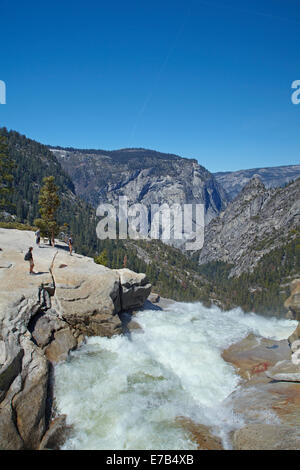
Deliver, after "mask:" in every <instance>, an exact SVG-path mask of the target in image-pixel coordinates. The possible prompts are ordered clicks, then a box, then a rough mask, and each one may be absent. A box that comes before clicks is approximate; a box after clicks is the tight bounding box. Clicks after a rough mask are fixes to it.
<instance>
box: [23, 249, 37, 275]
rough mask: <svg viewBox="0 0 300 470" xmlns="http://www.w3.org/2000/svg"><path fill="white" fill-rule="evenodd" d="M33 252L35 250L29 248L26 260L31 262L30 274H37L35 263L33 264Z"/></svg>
mask: <svg viewBox="0 0 300 470" xmlns="http://www.w3.org/2000/svg"><path fill="white" fill-rule="evenodd" d="M32 250H33V248H32V246H30V247H29V248H28V251H27V253H26V255H25V256H24V260H25V261H29V274H35V273H34V272H33V268H34V262H33V256H32Z"/></svg>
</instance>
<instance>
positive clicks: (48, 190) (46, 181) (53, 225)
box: [34, 176, 60, 246]
mask: <svg viewBox="0 0 300 470" xmlns="http://www.w3.org/2000/svg"><path fill="white" fill-rule="evenodd" d="M57 191H58V187H57V186H56V185H55V182H54V176H47V177H45V178H43V186H42V187H41V190H40V194H39V206H40V214H41V218H40V219H36V220H35V221H34V224H35V225H36V226H37V227H38V228H39V229H40V231H41V233H42V235H44V236H48V237H49V243H51V244H52V246H54V237H55V235H57V233H58V231H59V225H58V223H57V221H56V211H57V209H58V207H59V205H60V199H59V196H58V193H57Z"/></svg>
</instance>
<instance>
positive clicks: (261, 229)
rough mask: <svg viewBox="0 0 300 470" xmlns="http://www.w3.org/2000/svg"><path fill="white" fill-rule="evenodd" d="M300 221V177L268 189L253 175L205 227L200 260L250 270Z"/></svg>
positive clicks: (234, 269)
mask: <svg viewBox="0 0 300 470" xmlns="http://www.w3.org/2000/svg"><path fill="white" fill-rule="evenodd" d="M299 225H300V179H298V180H296V181H295V182H293V183H291V184H290V185H289V186H288V187H286V188H278V189H266V188H265V186H264V184H263V183H262V181H261V180H260V178H258V177H254V178H252V180H250V182H249V183H248V184H247V185H246V186H245V187H244V188H243V189H242V191H241V193H240V194H239V195H238V196H237V197H236V198H235V199H234V201H232V202H231V203H230V204H229V205H228V207H227V208H226V209H225V211H223V212H222V213H221V214H220V215H219V217H217V218H215V219H214V220H212V221H211V222H210V224H209V225H208V226H207V227H206V229H205V241H204V246H203V248H202V250H201V253H200V257H199V263H200V264H205V263H209V262H213V261H222V262H225V263H228V264H232V265H233V267H232V269H231V271H230V275H231V276H239V275H240V274H241V273H243V272H251V270H253V268H254V266H256V265H257V263H258V261H259V260H260V259H261V258H262V257H263V256H264V255H265V254H266V253H268V252H270V251H271V250H273V249H274V248H276V247H278V246H280V245H282V244H284V243H286V242H287V241H288V240H289V239H291V238H292V237H293V231H296V230H297V229H299Z"/></svg>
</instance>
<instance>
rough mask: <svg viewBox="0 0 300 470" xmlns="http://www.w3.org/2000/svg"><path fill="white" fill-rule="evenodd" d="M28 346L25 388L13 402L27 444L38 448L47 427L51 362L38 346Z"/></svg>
mask: <svg viewBox="0 0 300 470" xmlns="http://www.w3.org/2000/svg"><path fill="white" fill-rule="evenodd" d="M28 342H30V340H28ZM24 346H25V347H24V349H25V355H24V359H23V368H22V373H21V375H22V382H23V384H22V389H21V390H20V392H18V393H17V394H16V395H15V396H14V397H13V398H12V401H11V405H12V408H13V413H14V415H15V416H16V426H17V428H18V432H19V435H20V437H21V438H22V440H23V442H24V446H25V448H26V449H37V448H38V446H39V444H40V442H41V439H42V437H43V435H44V433H45V431H46V401H47V393H48V379H49V365H48V361H47V359H46V358H45V356H44V355H43V354H42V353H41V352H40V351H39V350H38V349H37V348H36V349H32V348H31V345H30V344H27V345H24Z"/></svg>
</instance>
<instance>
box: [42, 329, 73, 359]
mask: <svg viewBox="0 0 300 470" xmlns="http://www.w3.org/2000/svg"><path fill="white" fill-rule="evenodd" d="M76 346H77V340H76V338H75V337H74V335H73V334H72V332H71V331H70V329H69V328H63V329H62V330H59V331H57V332H56V333H55V334H54V339H53V341H52V342H51V343H50V344H49V345H48V346H47V348H46V350H45V354H46V356H47V358H48V360H49V361H51V362H53V363H56V362H59V361H65V360H66V359H67V357H68V354H69V352H70V351H72V350H74V349H75V348H76Z"/></svg>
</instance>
